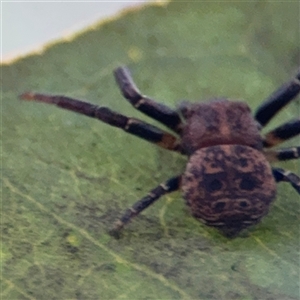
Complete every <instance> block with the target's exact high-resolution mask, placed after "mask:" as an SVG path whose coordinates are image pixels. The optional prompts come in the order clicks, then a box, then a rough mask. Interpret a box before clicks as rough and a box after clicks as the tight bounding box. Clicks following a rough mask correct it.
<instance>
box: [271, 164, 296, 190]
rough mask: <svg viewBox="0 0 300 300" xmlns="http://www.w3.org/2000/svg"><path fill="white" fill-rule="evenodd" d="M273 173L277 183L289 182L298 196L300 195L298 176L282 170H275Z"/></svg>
mask: <svg viewBox="0 0 300 300" xmlns="http://www.w3.org/2000/svg"><path fill="white" fill-rule="evenodd" d="M272 171H273V176H274V178H275V180H276V182H281V181H285V182H289V183H290V184H291V185H292V186H293V187H294V189H295V190H296V191H297V192H298V194H300V177H299V176H298V175H296V174H294V173H292V172H290V171H286V170H284V169H281V168H273V169H272Z"/></svg>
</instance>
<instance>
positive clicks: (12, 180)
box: [1, 1, 300, 299]
mask: <svg viewBox="0 0 300 300" xmlns="http://www.w3.org/2000/svg"><path fill="white" fill-rule="evenodd" d="M299 17H300V16H299V3H296V2H285V3H280V2H268V1H266V2H261V1H252V2H251V3H250V2H235V3H234V2H232V3H229V2H199V3H197V2H171V3H169V4H166V5H163V6H158V5H150V6H146V7H144V8H143V9H140V10H136V11H128V12H127V13H124V14H122V15H121V16H120V17H118V18H117V19H115V20H112V21H109V22H106V23H102V24H99V25H98V26H95V27H93V28H90V29H88V30H87V31H85V32H82V33H80V34H78V35H77V36H76V37H75V38H74V39H73V40H72V41H61V42H58V43H56V44H53V45H50V46H49V47H48V48H47V49H46V50H45V51H44V52H43V53H42V54H40V55H31V56H28V57H25V58H23V59H20V60H18V61H16V62H14V63H12V64H10V65H3V66H2V67H1V72H2V91H3V92H2V97H3V98H2V99H3V101H2V118H3V123H2V124H3V128H2V135H3V170H2V181H3V183H2V184H3V193H2V196H3V199H2V200H3V201H2V217H1V218H2V222H1V225H2V232H1V236H2V243H3V245H2V249H1V251H2V256H1V264H2V270H3V280H2V297H3V299H299V195H297V194H296V192H295V191H294V190H293V189H292V187H291V186H290V185H288V184H281V185H279V187H278V197H277V200H276V202H275V203H274V205H273V206H272V208H271V210H270V214H269V215H268V216H267V217H265V218H264V219H263V221H262V222H261V223H260V224H259V225H257V226H256V227H253V228H251V229H250V230H249V231H248V232H246V233H244V234H241V235H240V236H239V237H237V238H236V239H232V240H228V239H227V238H225V237H223V236H221V235H220V234H219V233H218V232H217V231H216V230H214V229H211V228H208V227H205V226H204V225H202V224H201V223H199V222H198V221H196V220H194V219H193V218H192V217H191V216H190V215H189V213H188V211H187V208H186V207H185V205H184V201H183V200H182V197H181V195H180V193H174V194H171V195H168V196H165V197H163V198H162V199H161V200H160V201H158V202H157V203H156V204H155V205H153V206H152V207H151V208H149V209H147V210H146V211H145V212H144V213H143V214H142V215H140V216H139V217H137V218H136V219H135V220H134V221H133V222H132V223H131V224H129V225H128V226H127V227H126V228H125V230H124V232H123V235H122V237H121V238H120V239H114V238H112V237H111V236H110V235H108V229H109V228H110V226H111V224H112V223H113V221H114V220H115V219H116V218H117V217H118V216H120V214H121V212H123V211H124V210H125V209H126V208H127V207H129V206H130V205H131V204H133V203H134V202H135V201H136V200H138V199H139V198H141V197H142V196H144V195H145V194H146V193H147V192H148V191H149V190H150V189H152V188H153V187H155V186H157V185H158V184H159V183H160V182H162V181H164V180H166V179H168V178H169V177H171V176H173V175H174V174H178V173H180V172H182V171H183V170H184V163H185V159H184V158H181V157H180V156H179V155H177V154H173V153H171V152H167V151H164V150H160V149H158V148H156V147H155V146H154V145H151V144H148V143H147V142H145V141H142V140H140V139H137V138H135V137H133V136H130V135H127V134H126V133H124V132H123V131H121V130H118V129H115V128H112V127H109V126H107V125H105V124H101V123H100V122H98V121H95V120H92V119H89V118H87V117H84V116H80V115H77V114H74V113H71V112H67V111H63V110H60V109H58V108H56V107H53V106H49V105H43V104H38V103H26V102H20V101H19V100H18V95H19V94H20V93H22V92H24V91H28V90H34V91H39V92H48V93H52V94H64V95H68V96H71V97H75V98H79V99H86V100H88V101H90V102H93V103H95V104H98V105H105V106H108V107H110V108H112V109H114V110H116V111H119V112H121V113H123V114H126V115H128V116H134V117H138V118H140V119H142V120H145V121H147V122H152V123H153V124H156V125H157V123H156V122H153V121H151V120H150V119H149V118H147V117H145V116H144V115H141V114H140V113H139V112H137V111H136V110H134V108H132V107H131V106H130V104H128V103H127V102H126V100H124V99H123V98H122V97H121V95H120V92H119V91H118V89H117V87H116V85H115V82H114V79H113V76H112V72H113V69H114V68H115V67H117V66H119V65H128V66H129V67H130V69H131V70H132V74H133V76H134V78H135V81H136V82H137V84H138V86H139V88H140V89H141V90H142V91H143V93H145V94H147V95H150V96H151V97H153V98H154V99H157V100H158V101H159V102H163V103H165V104H167V105H169V106H170V107H176V106H177V105H178V104H180V102H181V101H182V100H191V101H205V99H208V98H212V97H217V96H226V97H228V98H232V99H244V100H245V101H246V102H247V103H248V104H249V106H250V107H251V108H252V109H255V108H256V107H257V106H258V105H259V104H260V103H261V101H262V100H263V99H265V98H266V97H267V96H268V95H269V94H270V93H271V92H272V91H273V90H275V89H276V88H277V87H278V86H279V85H280V84H282V83H283V82H285V81H287V80H289V79H290V78H291V77H292V76H293V74H294V72H295V71H296V69H297V63H298V62H299V23H298V22H299ZM298 115H299V101H296V102H294V103H292V104H291V105H290V106H289V107H287V108H285V109H284V110H283V111H282V112H280V114H279V115H278V117H277V118H276V119H275V120H274V121H272V122H271V123H270V125H269V126H268V128H267V130H268V129H270V128H273V127H274V126H276V125H278V124H281V123H283V122H285V121H287V120H289V119H291V118H295V117H297V116H298ZM291 145H299V139H298V140H297V139H294V140H292V141H289V142H287V143H286V144H285V145H284V146H286V147H288V146H291ZM280 166H282V167H285V168H287V169H289V170H291V171H293V172H296V173H298V174H299V163H298V162H296V161H293V162H289V163H284V164H280Z"/></svg>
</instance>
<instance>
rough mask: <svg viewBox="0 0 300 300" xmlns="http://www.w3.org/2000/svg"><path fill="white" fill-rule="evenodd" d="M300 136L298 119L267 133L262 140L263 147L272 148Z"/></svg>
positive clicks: (299, 121) (299, 120)
mask: <svg viewBox="0 0 300 300" xmlns="http://www.w3.org/2000/svg"><path fill="white" fill-rule="evenodd" d="M298 134H300V119H295V120H292V121H290V122H287V123H284V124H282V125H280V126H279V127H277V128H275V129H273V130H272V131H270V132H268V133H267V134H266V135H265V136H264V139H263V146H264V147H266V148H270V147H274V146H276V145H278V144H281V143H283V142H284V141H286V140H288V139H291V138H293V137H295V136H297V135H298Z"/></svg>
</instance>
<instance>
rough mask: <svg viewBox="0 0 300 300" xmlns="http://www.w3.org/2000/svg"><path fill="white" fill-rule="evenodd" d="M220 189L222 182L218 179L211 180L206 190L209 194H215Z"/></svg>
mask: <svg viewBox="0 0 300 300" xmlns="http://www.w3.org/2000/svg"><path fill="white" fill-rule="evenodd" d="M221 188H222V182H221V181H220V180H219V179H213V180H212V181H211V182H210V183H209V184H208V190H209V191H210V192H216V191H219V190H220V189H221Z"/></svg>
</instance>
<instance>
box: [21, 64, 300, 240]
mask: <svg viewBox="0 0 300 300" xmlns="http://www.w3.org/2000/svg"><path fill="white" fill-rule="evenodd" d="M114 75H115V79H116V82H117V84H118V86H119V88H120V90H121V92H122V94H123V96H124V97H125V98H126V99H127V100H128V101H129V102H130V104H131V105H133V107H135V108H136V109H137V110H139V111H141V112H142V113H144V114H146V115H148V116H149V117H151V118H153V119H155V120H157V121H159V122H160V123H162V124H163V125H164V126H166V127H167V128H169V129H170V130H171V131H172V132H173V134H171V133H169V132H167V131H164V130H162V129H160V128H158V127H156V126H153V125H151V124H148V123H146V122H144V121H141V120H139V119H135V118H130V117H126V116H124V115H122V114H120V113H117V112H114V111H112V110H111V109H109V108H107V107H103V106H97V105H94V104H91V103H87V102H83V101H80V100H76V99H72V98H68V97H65V96H55V95H46V94H40V93H33V92H27V93H24V94H22V95H21V96H20V97H21V99H24V100H34V101H39V102H45V103H49V104H54V105H57V106H59V107H61V108H64V109H67V110H70V111H74V112H77V113H80V114H83V115H86V116H89V117H92V118H96V119H99V120H101V121H102V122H104V123H107V124H109V125H111V126H115V127H118V128H121V129H123V130H124V131H126V132H128V133H130V134H133V135H135V136H137V137H140V138H142V139H144V140H146V141H148V142H150V143H154V144H156V145H158V146H160V147H162V148H164V149H167V150H171V151H175V152H179V153H181V154H183V155H186V156H187V157H188V162H187V166H186V169H185V171H184V172H183V173H182V174H180V175H177V176H174V177H172V178H170V179H168V180H167V181H165V182H163V183H161V184H160V185H158V186H157V187H155V188H154V189H152V190H151V191H150V192H149V193H148V194H147V195H146V196H145V197H143V198H142V199H140V200H139V201H137V202H136V203H135V204H133V206H132V207H131V208H129V209H127V210H126V211H125V213H124V214H123V215H122V216H121V218H120V219H118V220H117V221H116V222H115V224H114V226H113V229H112V231H111V232H115V233H118V232H119V231H120V230H121V229H122V228H123V227H124V225H126V224H127V223H128V222H129V221H130V220H131V219H132V218H133V217H135V216H137V215H138V214H139V213H141V212H142V211H143V210H144V209H146V208H147V207H149V205H151V204H153V203H154V202H155V201H156V200H158V199H159V198H160V197H161V196H163V195H165V194H168V193H171V192H174V191H176V190H178V189H181V190H182V193H183V198H184V199H185V201H186V204H187V205H188V206H189V208H190V211H191V214H192V215H193V216H194V217H195V218H197V219H198V220H200V221H202V222H203V223H204V224H206V225H208V226H212V227H215V228H217V229H219V230H220V231H221V233H223V234H224V235H226V236H228V237H234V236H236V235H238V234H239V232H240V231H241V230H243V229H244V228H247V227H248V226H251V225H253V224H256V223H258V222H259V221H260V220H261V218H262V217H263V216H265V215H266V214H267V213H268V210H269V207H270V204H271V203H272V202H273V200H274V199H275V196H276V183H277V182H282V181H283V182H289V183H290V184H291V185H292V186H293V187H294V189H295V190H296V191H297V193H299V194H300V177H299V176H297V175H296V174H294V173H292V172H289V171H286V170H284V169H281V168H277V167H276V168H275V167H273V168H272V167H271V166H270V163H269V162H273V161H282V160H290V159H297V158H299V157H300V147H299V146H297V147H291V148H283V149H277V150H268V148H271V147H273V146H276V145H279V144H280V143H282V142H284V141H286V140H288V139H290V138H293V137H295V136H297V135H299V134H300V118H297V119H293V120H291V121H289V122H287V123H284V124H282V125H280V126H279V127H277V128H275V129H274V130H272V131H270V132H268V133H267V134H265V135H262V134H261V133H260V131H261V129H262V128H263V127H264V126H265V125H266V124H267V123H268V122H269V121H270V120H271V119H272V118H273V116H274V115H275V114H276V113H278V111H279V110H280V109H282V108H283V107H284V106H286V105H287V104H288V103H290V102H291V101H293V100H294V99H295V98H296V96H297V95H298V94H299V92H300V70H298V73H297V75H296V76H295V78H293V79H292V80H291V81H289V82H288V83H286V84H284V85H283V86H281V87H280V88H279V89H278V90H276V91H275V92H274V93H273V94H271V95H270V96H269V97H268V98H267V100H266V101H264V102H263V104H262V105H261V106H260V107H259V108H258V109H257V111H256V113H255V114H254V117H253V116H252V115H251V111H250V108H249V107H248V105H247V104H246V103H244V102H241V101H230V100H227V99H223V98H216V99H212V100H210V101H207V102H204V103H202V102H201V103H190V102H187V103H183V104H181V105H180V106H179V107H178V109H176V110H173V109H171V108H169V107H167V106H165V105H164V104H160V103H157V102H156V101H155V100H152V99H151V98H149V97H147V96H144V95H142V94H141V92H140V91H139V89H138V88H137V86H136V84H135V83H134V81H133V79H132V77H131V75H130V72H129V70H128V69H127V68H126V67H119V68H117V69H116V70H115V71H114Z"/></svg>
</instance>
